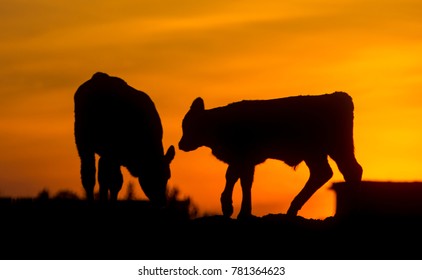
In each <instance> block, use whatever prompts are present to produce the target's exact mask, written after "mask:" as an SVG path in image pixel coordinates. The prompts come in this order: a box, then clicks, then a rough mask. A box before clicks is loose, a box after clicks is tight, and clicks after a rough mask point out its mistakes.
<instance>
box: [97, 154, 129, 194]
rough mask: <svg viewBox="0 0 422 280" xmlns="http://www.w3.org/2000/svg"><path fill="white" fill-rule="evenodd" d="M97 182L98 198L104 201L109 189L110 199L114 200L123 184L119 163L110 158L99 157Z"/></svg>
mask: <svg viewBox="0 0 422 280" xmlns="http://www.w3.org/2000/svg"><path fill="white" fill-rule="evenodd" d="M98 183H99V185H100V199H101V200H102V201H106V200H107V199H108V192H109V191H110V200H112V201H116V200H117V194H118V193H119V191H120V189H121V188H122V184H123V175H122V172H121V171H120V165H118V164H117V163H116V162H114V161H113V160H112V159H109V158H106V157H101V158H100V159H99V162H98Z"/></svg>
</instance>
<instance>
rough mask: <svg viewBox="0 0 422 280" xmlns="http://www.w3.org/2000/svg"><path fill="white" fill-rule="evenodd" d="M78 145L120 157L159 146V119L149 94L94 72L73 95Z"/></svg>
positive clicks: (116, 79) (160, 133) (160, 129)
mask: <svg viewBox="0 0 422 280" xmlns="http://www.w3.org/2000/svg"><path fill="white" fill-rule="evenodd" d="M74 103H75V137H76V144H77V146H78V147H80V146H85V147H89V148H90V149H92V150H93V151H94V152H95V153H97V154H99V155H102V154H109V155H111V156H115V157H118V158H120V159H122V160H124V158H127V157H130V156H131V155H134V156H139V155H140V154H142V153H144V151H143V150H147V149H149V148H151V145H156V146H158V147H161V139H162V133H163V132H162V126H161V121H160V118H159V115H158V112H157V111H156V108H155V106H154V103H153V102H152V100H151V99H150V97H149V96H148V95H147V94H146V93H144V92H142V91H139V90H136V89H135V88H133V87H131V86H129V85H128V84H127V83H126V82H125V81H124V80H122V79H120V78H117V77H111V76H109V75H107V74H105V73H95V74H94V75H93V76H92V78H91V79H90V80H88V81H86V82H85V83H83V84H82V85H81V86H80V87H79V88H78V90H77V91H76V93H75V95H74Z"/></svg>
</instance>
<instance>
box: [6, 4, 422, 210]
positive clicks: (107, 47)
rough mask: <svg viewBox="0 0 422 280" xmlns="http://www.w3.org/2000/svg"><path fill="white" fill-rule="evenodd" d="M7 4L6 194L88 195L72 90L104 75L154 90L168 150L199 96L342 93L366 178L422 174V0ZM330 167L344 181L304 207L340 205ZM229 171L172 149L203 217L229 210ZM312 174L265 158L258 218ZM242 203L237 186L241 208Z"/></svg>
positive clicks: (184, 188) (186, 190) (256, 194)
mask: <svg viewBox="0 0 422 280" xmlns="http://www.w3.org/2000/svg"><path fill="white" fill-rule="evenodd" d="M0 1H1V6H2V8H1V9H0V28H1V30H2V32H1V33H0V81H1V82H0V195H1V196H32V195H36V194H37V193H39V192H40V191H41V190H42V189H44V188H47V189H49V190H50V191H51V192H52V193H54V192H56V191H59V190H63V189H70V190H73V191H75V192H77V193H79V194H81V195H82V194H83V192H82V186H81V184H80V179H79V161H78V157H77V153H76V147H75V144H74V139H73V94H74V92H75V90H76V89H77V87H78V86H79V85H80V84H81V83H83V82H84V81H86V80H87V79H89V78H90V77H91V76H92V74H93V73H94V72H96V71H102V72H106V73H108V74H110V75H113V76H119V77H121V78H123V79H124V80H126V81H127V82H128V83H129V84H130V85H132V86H133V87H135V88H138V89H140V90H143V91H145V92H147V93H148V94H149V95H150V96H151V98H152V99H153V100H154V102H155V104H156V107H157V109H158V111H159V113H160V115H161V119H162V122H163V127H164V139H163V142H164V146H165V149H167V147H168V146H169V145H171V144H173V145H175V146H176V147H177V143H178V141H179V139H180V137H181V133H182V131H181V121H182V119H183V116H184V114H185V113H186V111H187V110H188V108H189V107H190V105H191V103H192V101H193V100H194V98H196V97H198V96H201V97H202V98H203V99H204V100H205V107H206V108H211V107H215V106H222V105H226V104H227V103H230V102H233V101H238V100H242V99H268V98H276V97H284V96H291V95H300V94H323V93H329V92H333V91H336V90H341V91H346V92H348V93H349V94H350V95H351V96H352V97H353V100H354V102H355V146H356V157H357V159H358V161H359V162H360V163H361V165H362V166H363V168H364V175H363V177H364V179H365V180H400V181H403V180H405V181H417V180H421V179H422V160H421V157H422V148H421V143H422V129H421V127H422V125H421V123H422V94H421V89H422V55H421V54H422V2H421V1H419V0H397V1H392V0H386V1H375V0H365V1H363V0H362V1H352V0H348V1H343V0H336V1H334V0H315V1H313V0H299V1H293V0H286V1H278V0H261V1H251V0H249V1H248V0H242V1H240V0H238V1H219V0H213V1H208V0H204V1H192V0H189V1H172V0H163V1H146V0H137V1H134V0H120V1H110V0H104V1H81V0H74V1H67V2H63V1H53V0H0ZM128 134H129V135H130V132H129V133H128ZM330 163H331V164H332V168H333V170H334V177H333V178H332V180H331V181H330V182H329V183H327V184H326V185H325V186H324V187H323V188H321V189H320V190H319V191H318V192H317V193H316V194H315V195H314V196H313V197H312V198H311V200H309V201H308V203H307V204H306V205H305V207H304V208H303V209H302V210H301V211H300V212H299V215H301V216H304V217H309V218H321V217H326V216H330V215H333V214H334V211H335V207H334V205H335V196H334V192H333V191H332V190H330V189H329V186H330V185H331V183H332V182H334V181H341V180H343V178H342V176H341V174H340V173H339V171H338V169H337V167H336V165H335V164H334V163H333V162H332V161H331V162H330ZM226 167H227V166H226V164H224V163H222V162H219V161H218V160H217V159H215V158H214V157H213V156H212V155H211V153H210V150H209V149H208V148H201V149H198V150H197V151H195V152H190V153H185V152H183V151H180V150H178V149H176V158H175V159H174V161H173V163H172V178H171V180H170V181H169V184H170V185H171V186H174V187H177V188H178V189H180V191H181V194H182V196H189V197H190V198H191V199H192V201H193V202H194V203H195V204H196V205H197V206H198V207H199V209H200V210H201V211H202V212H208V213H219V211H220V206H219V197H220V193H221V191H222V189H223V186H224V174H225V170H226ZM307 176H308V170H307V168H306V166H305V165H304V164H303V163H302V164H301V165H300V166H299V168H298V169H297V170H296V171H293V170H292V169H291V168H290V167H288V166H286V165H284V164H283V163H282V162H277V161H271V160H269V161H267V162H265V163H264V164H262V165H260V166H258V167H257V169H256V176H255V182H254V185H253V213H254V214H255V215H265V214H268V213H285V212H286V211H287V208H288V206H289V204H290V201H291V200H292V199H293V197H294V196H295V195H296V194H297V193H298V192H299V191H300V189H301V187H302V186H303V184H304V183H305V182H306V179H307ZM125 177H126V179H127V181H126V183H125V184H127V182H129V181H132V182H136V181H135V180H134V179H133V178H131V177H130V176H129V175H127V174H126V175H125ZM125 190H126V188H125V187H124V188H123V190H122V192H121V196H124V195H125ZM137 190H138V195H139V196H140V197H143V194H142V192H141V191H140V188H137ZM239 199H240V188H239V186H238V185H237V186H236V188H235V201H234V203H235V213H234V216H236V215H237V212H238V210H239V203H240V201H239Z"/></svg>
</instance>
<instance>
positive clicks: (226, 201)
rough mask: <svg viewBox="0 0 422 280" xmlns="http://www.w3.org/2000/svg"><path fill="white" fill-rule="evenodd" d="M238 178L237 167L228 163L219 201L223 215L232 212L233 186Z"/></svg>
mask: <svg viewBox="0 0 422 280" xmlns="http://www.w3.org/2000/svg"><path fill="white" fill-rule="evenodd" d="M237 180H239V169H238V168H237V166H235V165H229V167H228V168H227V171H226V186H225V187H224V191H223V192H222V193H221V197H220V202H221V208H222V211H223V215H224V216H226V217H230V216H231V215H232V214H233V200H232V196H233V188H234V185H235V184H236V182H237Z"/></svg>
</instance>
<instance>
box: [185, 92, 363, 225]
mask: <svg viewBox="0 0 422 280" xmlns="http://www.w3.org/2000/svg"><path fill="white" fill-rule="evenodd" d="M353 111H354V105H353V101H352V98H351V97H350V96H349V95H348V94H347V93H344V92H334V93H332V94H323V95H313V96H312V95H305V96H302V95H301V96H291V97H285V98H279V99H273V100H248V101H241V102H236V103H232V104H229V105H227V106H224V107H218V108H213V109H208V110H205V108H204V101H203V100H202V99H201V98H200V97H198V98H197V99H195V100H194V101H193V103H192V105H191V107H190V110H189V111H188V112H187V114H186V115H185V117H184V119H183V123H182V129H183V136H182V138H181V140H180V142H179V149H181V150H183V151H193V150H195V149H197V148H199V147H201V146H206V147H209V148H211V150H212V153H213V155H214V156H215V157H217V158H218V159H219V160H221V161H223V162H225V163H227V164H228V169H227V172H226V185H225V188H224V191H223V192H222V194H221V199H220V201H221V206H222V211H223V214H224V215H225V216H229V217H230V216H231V215H232V214H233V205H232V194H233V188H234V185H235V183H236V182H237V180H238V179H239V178H240V183H241V187H242V204H241V210H240V212H239V215H238V218H244V217H249V216H251V215H252V213H251V212H252V202H251V188H252V182H253V176H254V170H255V166H256V165H257V164H260V163H263V162H264V161H265V160H266V159H269V158H270V159H278V160H282V161H284V162H285V163H286V164H288V165H289V166H292V167H296V166H297V165H298V164H299V163H301V162H302V161H304V162H305V163H306V165H307V166H308V168H309V171H310V176H309V179H308V181H307V182H306V184H305V186H304V187H303V189H302V190H301V191H300V192H299V194H298V195H297V196H296V197H295V198H294V199H293V201H292V203H291V205H290V207H289V209H288V211H287V214H288V215H289V216H296V215H297V213H298V211H299V210H300V209H301V208H302V206H303V205H304V204H305V203H306V202H307V201H308V199H309V198H310V197H311V196H312V195H313V194H314V193H315V192H316V191H317V190H318V189H319V188H320V187H321V186H322V185H324V184H325V183H326V182H327V181H328V180H329V179H330V178H331V177H332V175H333V172H332V170H331V168H330V165H329V163H328V156H330V157H331V158H332V159H333V160H334V161H335V162H336V163H337V165H338V168H339V170H340V172H341V173H342V174H343V177H344V179H345V181H346V182H348V183H350V184H351V185H357V184H359V182H360V181H361V178H362V167H361V166H360V165H359V163H358V162H357V161H356V158H355V155H354V143H353V118H354V113H353Z"/></svg>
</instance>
